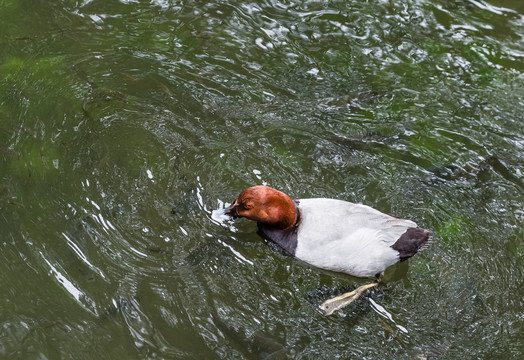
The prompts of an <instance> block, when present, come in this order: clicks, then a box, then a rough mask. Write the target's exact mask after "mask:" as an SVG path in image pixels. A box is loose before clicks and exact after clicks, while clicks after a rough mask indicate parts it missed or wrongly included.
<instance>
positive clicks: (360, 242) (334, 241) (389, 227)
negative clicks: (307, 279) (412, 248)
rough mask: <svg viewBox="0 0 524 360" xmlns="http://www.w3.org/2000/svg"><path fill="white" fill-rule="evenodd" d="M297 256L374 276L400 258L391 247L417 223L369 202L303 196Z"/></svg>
mask: <svg viewBox="0 0 524 360" xmlns="http://www.w3.org/2000/svg"><path fill="white" fill-rule="evenodd" d="M298 208H299V209H300V214H301V220H300V224H299V226H298V232H297V248H296V252H295V256H296V257H297V258H299V259H301V260H302V261H305V262H307V263H308V264H311V265H313V266H316V267H319V268H322V269H327V270H333V271H339V272H344V273H347V274H350V275H353V276H359V277H372V276H375V275H377V274H380V273H382V272H383V271H384V270H385V269H386V268H387V267H389V266H391V265H393V264H395V263H397V262H398V261H399V253H398V251H396V250H394V249H392V248H391V245H393V244H394V243H395V242H396V241H397V240H398V239H399V238H400V236H401V235H402V234H404V233H405V232H406V231H407V229H409V228H416V227H417V224H416V223H414V222H413V221H410V220H403V219H397V218H395V217H392V216H389V215H386V214H383V213H381V212H380V211H378V210H375V209H373V208H371V207H369V206H366V205H361V204H353V203H350V202H347V201H341V200H334V199H323V198H319V199H301V200H299V205H298Z"/></svg>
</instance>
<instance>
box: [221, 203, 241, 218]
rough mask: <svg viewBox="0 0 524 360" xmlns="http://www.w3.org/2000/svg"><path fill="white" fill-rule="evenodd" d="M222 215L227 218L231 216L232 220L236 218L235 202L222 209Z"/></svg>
mask: <svg viewBox="0 0 524 360" xmlns="http://www.w3.org/2000/svg"><path fill="white" fill-rule="evenodd" d="M224 214H225V215H227V216H231V217H232V218H233V219H236V218H237V217H238V214H237V202H236V201H235V202H234V203H232V204H231V205H229V206H228V207H227V208H225V209H224Z"/></svg>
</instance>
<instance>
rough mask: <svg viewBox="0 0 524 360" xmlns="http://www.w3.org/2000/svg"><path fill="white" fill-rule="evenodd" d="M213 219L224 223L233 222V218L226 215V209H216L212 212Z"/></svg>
mask: <svg viewBox="0 0 524 360" xmlns="http://www.w3.org/2000/svg"><path fill="white" fill-rule="evenodd" d="M211 219H213V220H215V221H217V222H219V223H223V222H224V221H227V220H232V219H233V217H231V216H229V215H226V209H216V210H213V211H212V212H211Z"/></svg>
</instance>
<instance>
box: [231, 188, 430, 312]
mask: <svg viewBox="0 0 524 360" xmlns="http://www.w3.org/2000/svg"><path fill="white" fill-rule="evenodd" d="M222 212H223V214H225V216H226V217H228V218H229V219H236V218H245V219H249V220H253V221H256V222H257V224H258V228H259V230H260V233H261V235H262V236H263V237H264V238H265V239H267V240H269V241H271V242H273V243H275V244H276V245H278V246H279V247H280V248H281V249H283V250H284V252H285V253H287V254H288V255H290V256H292V257H294V258H297V259H299V260H301V261H303V262H305V263H307V264H309V265H311V266H313V267H317V268H320V269H324V270H330V271H335V272H341V273H345V274H348V275H351V276H355V277H361V278H373V277H374V278H375V281H374V282H373V283H371V284H366V285H362V286H360V287H359V288H357V289H355V290H353V291H351V292H348V293H346V294H343V295H340V296H337V297H334V298H332V299H328V300H326V301H324V302H323V303H322V304H321V305H320V308H321V309H322V310H323V311H324V312H325V313H326V315H331V314H332V313H333V312H335V311H336V310H339V309H341V308H343V307H345V306H347V305H349V304H350V303H351V302H353V301H354V300H355V299H357V298H358V297H359V296H360V295H361V294H362V293H363V292H364V291H365V290H367V289H369V288H371V287H374V286H377V285H378V283H379V282H380V278H381V276H382V274H383V273H384V271H385V270H386V269H387V268H388V267H390V266H392V265H394V264H397V263H399V262H402V261H405V260H407V259H409V258H410V257H412V256H413V255H415V254H416V253H417V252H419V251H420V250H421V249H422V248H424V247H425V245H426V244H427V242H428V239H429V235H430V232H429V231H428V230H426V229H423V228H420V227H418V226H417V224H416V223H415V222H414V221H412V220H405V219H400V218H397V217H394V216H391V215H387V214H384V213H382V212H380V211H378V210H376V209H374V208H372V207H369V206H367V205H363V204H357V203H351V202H348V201H344V200H338V199H329V198H307V199H296V200H293V199H291V197H290V196H288V195H286V194H285V193H283V192H281V191H279V190H276V189H273V188H271V187H269V186H265V185H258V186H253V187H249V188H247V189H245V190H244V191H242V192H241V193H240V195H239V196H238V197H237V198H236V199H235V201H233V202H232V203H231V204H230V205H229V206H228V207H227V208H225V209H222Z"/></svg>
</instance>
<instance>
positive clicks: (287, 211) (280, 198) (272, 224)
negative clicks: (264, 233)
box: [263, 190, 299, 231]
mask: <svg viewBox="0 0 524 360" xmlns="http://www.w3.org/2000/svg"><path fill="white" fill-rule="evenodd" d="M272 195H273V196H272V199H271V200H270V201H271V202H275V206H270V207H269V221H267V222H264V223H263V225H265V226H267V227H269V228H271V229H274V230H281V231H287V230H291V229H293V228H294V227H295V226H296V224H297V222H298V219H299V213H298V208H297V206H296V205H295V202H294V201H293V200H292V199H291V198H290V197H289V196H288V195H286V194H284V193H283V192H280V191H278V190H275V194H272ZM273 197H274V198H273Z"/></svg>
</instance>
